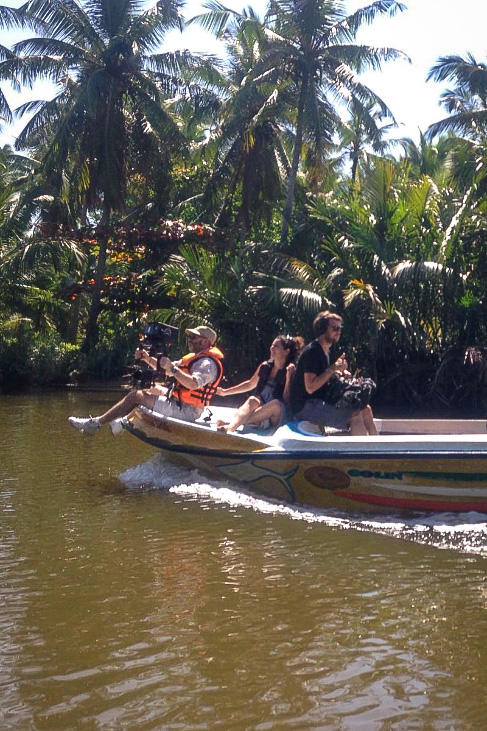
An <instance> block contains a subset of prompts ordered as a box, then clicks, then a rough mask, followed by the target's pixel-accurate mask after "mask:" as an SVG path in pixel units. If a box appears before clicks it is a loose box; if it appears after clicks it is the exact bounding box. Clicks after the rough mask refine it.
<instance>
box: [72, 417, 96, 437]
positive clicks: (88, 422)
mask: <svg viewBox="0 0 487 731" xmlns="http://www.w3.org/2000/svg"><path fill="white" fill-rule="evenodd" d="M68 421H69V423H70V424H71V426H74V428H75V429H78V430H79V431H82V432H84V433H85V434H96V432H97V431H98V429H99V428H100V427H101V424H100V420H99V419H98V417H96V416H95V417H92V416H90V417H89V418H88V419H80V418H78V417H77V416H70V417H69V419H68Z"/></svg>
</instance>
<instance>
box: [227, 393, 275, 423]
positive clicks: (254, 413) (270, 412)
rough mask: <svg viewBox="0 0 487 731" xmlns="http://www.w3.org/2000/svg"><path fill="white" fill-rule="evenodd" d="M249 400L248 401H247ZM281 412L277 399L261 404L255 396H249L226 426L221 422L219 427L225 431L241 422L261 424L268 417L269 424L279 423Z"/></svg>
mask: <svg viewBox="0 0 487 731" xmlns="http://www.w3.org/2000/svg"><path fill="white" fill-rule="evenodd" d="M249 402H250V403H249ZM281 413H282V403H281V402H280V401H278V399H274V400H273V401H269V402H268V403H267V404H264V405H263V406H261V405H260V401H259V399H258V398H256V397H255V396H251V397H250V398H249V399H247V401H246V402H245V403H244V404H243V406H241V407H240V409H238V410H237V411H236V413H235V416H234V417H233V419H232V421H231V422H230V423H229V424H228V426H226V427H224V425H223V424H222V425H221V427H220V428H225V430H226V431H235V429H237V428H238V427H239V426H241V425H242V424H254V425H256V424H262V422H263V421H265V420H266V419H269V421H270V424H271V426H273V427H276V426H278V425H279V422H280V420H281Z"/></svg>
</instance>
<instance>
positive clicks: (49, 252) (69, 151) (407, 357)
mask: <svg viewBox="0 0 487 731" xmlns="http://www.w3.org/2000/svg"><path fill="white" fill-rule="evenodd" d="M403 10H404V7H403V6H402V5H401V4H400V3H398V2H395V0H377V1H376V2H372V3H371V4H370V5H368V6H366V7H363V8H361V9H359V10H357V11H356V12H354V13H352V14H349V15H347V14H346V12H345V9H344V6H343V5H342V3H341V2H339V0H325V1H324V2H323V0H319V1H318V0H299V1H298V0H271V2H270V3H269V6H268V9H267V12H266V14H265V16H264V17H263V18H259V17H258V16H257V15H256V13H255V12H254V11H253V10H252V8H248V9H247V10H245V11H242V12H241V13H237V12H234V11H232V10H229V9H228V8H226V7H225V6H224V5H222V4H221V3H219V2H218V1H217V0H210V1H209V2H208V3H207V5H206V6H205V9H204V12H203V13H202V14H200V15H199V16H198V17H196V18H193V19H190V20H189V22H191V23H197V24H199V25H200V26H202V27H203V28H205V29H206V30H209V31H211V32H212V33H214V35H215V37H216V38H217V39H218V40H219V42H220V43H221V44H223V46H222V47H223V49H224V54H223V58H222V59H220V60H219V59H217V58H216V57H213V56H209V55H204V54H199V55H195V54H192V53H189V52H188V51H186V50H184V49H183V48H181V49H180V50H179V51H177V52H167V51H165V50H164V41H165V37H166V35H167V33H168V32H169V31H170V30H174V29H178V28H182V27H183V25H184V22H185V20H184V19H183V16H182V5H180V4H179V1H178V0H159V2H157V3H155V4H153V5H151V4H150V3H149V2H141V1H140V0H50V1H49V2H47V0H26V2H25V3H24V4H23V5H22V6H21V8H20V9H17V10H15V9H12V8H9V7H7V6H0V27H2V28H4V29H5V30H8V29H10V28H13V27H17V28H20V29H22V31H23V33H24V34H25V39H24V40H22V41H20V42H18V43H16V44H15V45H14V46H13V47H8V45H7V44H6V43H4V45H1V46H0V82H1V91H0V117H1V118H2V119H3V121H4V122H5V123H9V122H10V121H11V119H12V117H13V116H14V115H15V116H17V117H20V118H23V119H25V124H24V127H23V129H22V131H21V132H20V134H19V136H18V137H17V140H16V144H15V147H16V152H14V151H13V150H12V149H10V148H8V147H5V148H3V149H1V150H0V171H1V176H0V382H1V383H3V385H5V386H7V385H10V384H13V383H19V382H24V383H25V382H27V383H32V382H40V383H46V382H65V381H66V380H68V379H80V378H84V377H93V376H95V377H107V378H108V377H114V376H119V375H120V374H121V372H122V370H123V367H124V365H125V364H127V363H128V362H129V361H130V357H131V352H132V351H133V348H134V345H135V343H136V340H137V336H138V332H139V331H140V330H142V329H143V327H144V324H145V323H146V322H147V321H150V320H153V319H159V320H166V321H169V322H171V323H172V324H176V325H178V326H180V327H181V328H183V327H185V326H188V325H195V324H198V323H201V322H205V323H208V324H210V325H212V326H213V327H214V328H215V329H216V330H217V331H218V332H219V335H220V343H221V346H222V348H223V349H224V350H226V351H227V354H228V355H227V361H226V369H227V375H228V378H229V379H233V378H234V377H235V378H237V377H241V376H243V375H247V374H249V373H250V372H251V371H252V370H253V369H254V368H255V363H256V362H258V361H259V360H260V359H262V358H263V357H265V355H266V353H267V350H268V343H269V341H270V339H271V338H272V337H273V336H274V335H275V334H276V332H292V333H299V334H301V335H302V336H303V337H304V339H305V340H309V339H310V338H311V337H312V332H311V322H312V319H313V316H314V314H315V313H316V312H317V311H319V310H320V309H324V308H330V309H334V310H338V311H339V312H341V313H342V314H343V315H344V318H345V323H346V328H345V330H344V334H343V337H342V342H343V348H344V350H346V352H347V355H348V357H349V360H351V362H352V364H353V367H354V368H356V369H361V370H363V371H367V372H368V373H370V374H371V375H373V376H374V378H376V379H377V380H378V382H379V384H380V388H379V390H378V394H377V397H376V398H377V404H378V405H380V406H381V408H382V409H384V410H385V409H390V411H397V409H398V408H403V409H404V408H408V409H410V410H415V411H420V410H422V409H426V408H435V409H450V410H451V409H453V408H455V409H457V410H458V409H461V410H464V411H466V412H469V413H472V409H476V408H478V409H484V408H485V406H486V405H487V381H486V378H485V373H486V370H487V325H486V323H487V303H486V301H485V291H486V278H487V253H486V252H487V198H486V194H487V139H486V132H487V116H486V115H487V106H486V105H487V70H486V69H487V67H486V65H485V63H483V62H479V61H477V60H476V59H475V58H473V56H471V55H470V54H466V55H465V57H461V56H453V55H452V56H444V57H443V58H440V59H438V61H437V62H436V64H435V65H434V66H433V68H432V69H431V71H430V74H429V78H430V79H431V80H434V81H437V82H441V83H449V84H451V88H447V89H445V90H444V92H443V95H442V104H443V107H444V109H445V113H446V116H445V117H444V118H443V119H440V120H439V121H438V122H437V123H436V124H434V125H432V126H431V127H430V129H429V130H425V131H422V132H420V134H419V139H418V140H417V141H415V140H411V139H403V140H398V141H397V143H396V144H395V145H393V143H392V142H391V138H390V131H391V129H392V128H393V127H394V125H395V124H396V120H394V118H393V116H392V114H391V112H390V111H389V108H388V106H387V100H382V99H380V98H379V97H378V96H377V95H376V94H375V93H374V90H373V89H371V88H368V87H367V86H365V85H364V84H363V82H362V81H361V76H360V74H361V72H362V71H364V70H365V69H367V68H380V67H382V65H383V64H384V63H388V62H390V61H394V60H395V59H398V58H404V55H403V54H402V53H401V51H400V50H397V49H394V48H372V47H368V46H362V45H359V44H357V42H356V37H357V32H358V31H359V29H360V27H361V26H363V25H364V24H368V23H371V22H373V21H374V19H375V18H377V17H379V16H384V15H385V16H393V15H394V14H396V13H398V12H401V11H403ZM43 79H44V80H46V79H47V80H49V81H50V82H51V83H52V84H53V87H54V92H53V94H52V95H51V98H49V99H47V100H38V101H30V102H27V103H24V104H22V105H21V106H20V107H19V108H18V109H16V110H12V109H11V108H10V106H9V104H8V102H7V98H9V96H8V94H6V91H7V85H8V84H10V85H11V86H12V87H13V88H14V89H17V90H19V89H22V88H25V87H32V86H33V85H34V84H36V83H37V82H38V81H39V80H43ZM398 121H400V120H398ZM181 345H182V344H181Z"/></svg>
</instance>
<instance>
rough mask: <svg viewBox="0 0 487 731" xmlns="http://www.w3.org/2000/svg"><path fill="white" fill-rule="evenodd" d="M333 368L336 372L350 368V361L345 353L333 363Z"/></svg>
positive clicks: (342, 371)
mask: <svg viewBox="0 0 487 731" xmlns="http://www.w3.org/2000/svg"><path fill="white" fill-rule="evenodd" d="M332 367H333V370H334V371H335V373H344V371H347V370H348V363H347V360H346V358H345V353H342V354H341V356H340V357H339V358H337V360H336V361H335V362H334V363H333V366H332Z"/></svg>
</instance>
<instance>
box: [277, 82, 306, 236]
mask: <svg viewBox="0 0 487 731" xmlns="http://www.w3.org/2000/svg"><path fill="white" fill-rule="evenodd" d="M308 85H309V74H308V72H307V71H304V72H303V79H302V82H301V89H300V91H299V102H298V114H297V119H296V139H295V141H294V150H293V160H292V164H291V170H290V172H289V178H288V183H287V193H286V202H285V204H284V209H283V211H282V229H281V245H283V244H285V243H286V240H287V235H288V232H289V226H290V225H291V215H292V211H293V205H294V190H295V188H296V178H297V175H298V169H299V162H300V160H301V152H302V149H303V130H304V108H305V104H306V96H307V94H308Z"/></svg>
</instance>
